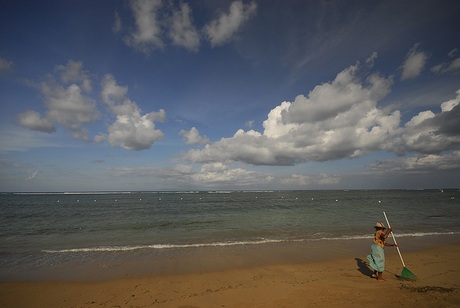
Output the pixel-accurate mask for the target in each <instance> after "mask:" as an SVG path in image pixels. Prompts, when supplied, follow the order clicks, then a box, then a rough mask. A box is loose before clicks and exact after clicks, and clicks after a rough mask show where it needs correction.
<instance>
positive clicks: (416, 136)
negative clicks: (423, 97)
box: [393, 90, 460, 154]
mask: <svg viewBox="0 0 460 308" xmlns="http://www.w3.org/2000/svg"><path fill="white" fill-rule="evenodd" d="M459 118H460V90H459V91H457V97H456V98H454V99H452V100H449V101H447V102H444V103H442V104H441V112H440V113H438V114H436V113H434V112H433V111H431V110H426V111H421V112H419V113H418V114H417V115H415V116H414V117H413V118H412V119H411V120H410V121H408V122H407V123H406V124H405V125H404V127H402V128H400V129H399V130H398V134H397V135H398V136H399V137H398V138H395V139H394V140H393V149H394V150H395V151H396V152H397V153H403V152H406V151H416V152H419V153H425V154H430V153H441V152H442V151H447V150H450V149H452V148H455V147H458V146H459V145H460V121H458V119H459Z"/></svg>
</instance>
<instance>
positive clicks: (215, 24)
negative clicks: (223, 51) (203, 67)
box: [203, 1, 257, 46]
mask: <svg viewBox="0 0 460 308" xmlns="http://www.w3.org/2000/svg"><path fill="white" fill-rule="evenodd" d="M256 10H257V4H256V3H255V2H251V3H249V4H247V5H245V4H243V2H242V1H234V2H232V4H231V5H230V9H229V12H228V13H221V15H220V16H219V18H217V19H215V20H213V21H211V22H210V23H208V24H207V25H206V26H205V27H204V28H203V31H204V33H205V34H206V37H207V39H208V40H209V41H210V42H211V45H212V46H218V45H222V44H224V43H226V42H228V41H229V40H230V39H232V37H233V35H234V34H235V33H236V32H237V31H238V30H239V29H240V27H241V26H242V25H243V24H244V23H245V22H246V21H247V20H248V19H249V18H250V17H251V16H252V15H254V13H255V12H256Z"/></svg>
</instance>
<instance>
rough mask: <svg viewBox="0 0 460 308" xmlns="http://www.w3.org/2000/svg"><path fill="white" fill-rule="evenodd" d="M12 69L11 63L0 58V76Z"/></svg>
mask: <svg viewBox="0 0 460 308" xmlns="http://www.w3.org/2000/svg"><path fill="white" fill-rule="evenodd" d="M12 68H13V62H11V61H8V60H6V59H3V58H1V57H0V74H3V73H7V72H9V71H11V69H12Z"/></svg>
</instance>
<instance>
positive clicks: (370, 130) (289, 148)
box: [185, 66, 400, 165]
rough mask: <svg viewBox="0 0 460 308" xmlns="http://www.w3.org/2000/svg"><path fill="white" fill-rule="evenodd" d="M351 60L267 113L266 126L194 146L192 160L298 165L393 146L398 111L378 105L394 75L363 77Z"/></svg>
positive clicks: (387, 90) (189, 158)
mask: <svg viewBox="0 0 460 308" xmlns="http://www.w3.org/2000/svg"><path fill="white" fill-rule="evenodd" d="M357 71H358V66H351V67H349V68H347V69H345V70H344V71H342V72H341V73H339V74H338V75H337V77H336V79H335V80H334V81H332V82H330V83H325V84H322V85H319V86H317V87H315V89H314V90H313V91H311V92H310V93H309V95H308V97H305V96H303V95H301V96H298V97H297V98H296V99H295V101H294V102H292V103H291V102H283V103H281V105H280V106H277V107H275V108H274V109H273V110H271V111H270V113H269V114H268V118H267V119H266V120H265V121H264V122H263V127H264V131H263V132H262V133H259V132H257V131H254V130H250V131H247V132H245V131H244V130H242V129H240V130H238V131H237V132H236V133H235V135H234V136H233V137H231V138H222V139H221V140H219V141H217V142H215V143H213V144H208V145H206V147H205V148H204V149H202V150H191V151H189V152H188V153H186V155H185V159H188V160H190V161H192V162H201V163H208V162H217V161H221V162H229V161H240V162H245V163H249V164H255V165H294V164H296V163H300V162H306V161H326V160H333V159H340V158H346V157H357V156H360V155H363V154H366V153H368V152H371V151H375V150H380V149H384V148H387V147H390V144H389V141H390V140H391V138H392V137H393V135H394V133H395V132H396V130H397V128H398V127H399V121H400V113H399V112H398V111H394V112H391V113H387V112H385V111H384V110H381V109H378V108H377V101H378V100H379V99H382V98H383V97H385V95H386V94H387V93H388V92H389V91H390V86H391V84H392V81H391V79H385V78H382V77H380V76H378V75H371V76H369V77H368V78H367V79H366V80H365V81H362V80H360V78H359V77H358V76H357V75H358V74H357Z"/></svg>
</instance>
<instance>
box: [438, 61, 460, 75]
mask: <svg viewBox="0 0 460 308" xmlns="http://www.w3.org/2000/svg"><path fill="white" fill-rule="evenodd" d="M458 70H460V58H456V59H454V60H452V61H451V62H447V63H442V64H438V65H435V66H433V67H432V68H431V71H432V72H433V73H437V74H444V73H448V72H455V71H458Z"/></svg>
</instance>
